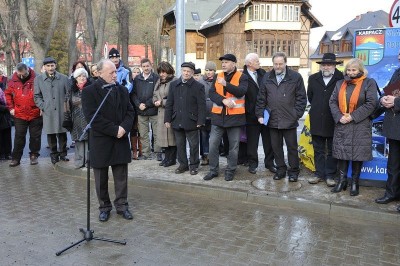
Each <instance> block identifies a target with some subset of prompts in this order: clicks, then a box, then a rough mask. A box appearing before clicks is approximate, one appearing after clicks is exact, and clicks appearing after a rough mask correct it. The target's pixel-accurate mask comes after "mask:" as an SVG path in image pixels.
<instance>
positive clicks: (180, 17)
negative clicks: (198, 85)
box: [175, 0, 186, 77]
mask: <svg viewBox="0 0 400 266" xmlns="http://www.w3.org/2000/svg"><path fill="white" fill-rule="evenodd" d="M185 42H186V38H185V0H176V66H175V70H176V76H177V77H179V76H180V75H181V64H182V63H183V62H184V61H185Z"/></svg>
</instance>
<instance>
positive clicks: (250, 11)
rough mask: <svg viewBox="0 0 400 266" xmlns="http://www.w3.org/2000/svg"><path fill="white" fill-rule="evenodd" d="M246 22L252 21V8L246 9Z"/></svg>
mask: <svg viewBox="0 0 400 266" xmlns="http://www.w3.org/2000/svg"><path fill="white" fill-rule="evenodd" d="M247 20H248V21H252V20H253V6H249V8H248V9H247Z"/></svg>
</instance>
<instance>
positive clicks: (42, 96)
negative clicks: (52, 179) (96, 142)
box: [34, 57, 69, 164]
mask: <svg viewBox="0 0 400 266" xmlns="http://www.w3.org/2000/svg"><path fill="white" fill-rule="evenodd" d="M56 66H57V62H56V60H55V59H54V58H53V57H46V58H45V59H44V60H43V68H44V73H42V74H40V75H37V76H36V77H35V80H34V101H35V104H36V106H37V107H39V109H40V110H41V112H42V115H43V130H44V132H46V134H47V142H48V144H49V147H50V151H51V153H50V158H51V162H52V163H53V164H55V163H57V162H58V161H60V160H61V161H69V159H68V158H67V129H65V128H63V127H62V123H63V121H64V101H65V93H66V92H67V90H68V89H69V83H68V77H67V76H66V75H63V74H61V73H59V72H57V71H56ZM57 142H58V148H57Z"/></svg>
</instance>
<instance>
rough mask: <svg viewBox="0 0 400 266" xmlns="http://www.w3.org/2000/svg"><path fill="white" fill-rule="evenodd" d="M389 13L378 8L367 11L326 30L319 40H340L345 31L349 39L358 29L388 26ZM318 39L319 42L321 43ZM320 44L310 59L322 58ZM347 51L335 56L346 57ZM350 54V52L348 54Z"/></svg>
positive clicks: (344, 35)
mask: <svg viewBox="0 0 400 266" xmlns="http://www.w3.org/2000/svg"><path fill="white" fill-rule="evenodd" d="M388 17H389V14H388V13H386V12H385V11H383V10H378V11H374V12H371V11H369V12H367V13H364V14H361V15H358V16H356V17H355V18H354V19H352V20H351V21H350V22H348V23H346V24H345V25H343V26H342V27H340V28H339V29H338V30H336V31H326V32H325V34H324V35H323V36H322V39H321V41H323V40H324V39H329V40H330V41H331V42H333V41H337V40H341V39H343V37H346V33H347V34H349V35H350V37H351V40H353V38H354V32H355V31H356V30H360V29H372V28H387V27H389V20H388ZM321 41H320V43H321ZM319 48H320V44H319V45H318V47H317V49H316V50H315V53H314V54H313V55H311V56H310V58H311V59H319V58H322V56H323V54H320V53H319V50H320V49H319ZM348 56H349V52H346V53H339V54H337V55H336V57H338V58H340V57H348ZM350 56H352V54H351V55H350Z"/></svg>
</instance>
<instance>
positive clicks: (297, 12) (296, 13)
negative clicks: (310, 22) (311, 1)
mask: <svg viewBox="0 0 400 266" xmlns="http://www.w3.org/2000/svg"><path fill="white" fill-rule="evenodd" d="M293 20H294V21H300V7H299V6H295V7H294V17H293Z"/></svg>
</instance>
